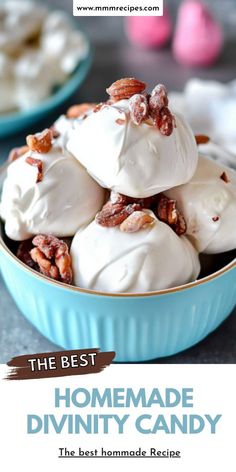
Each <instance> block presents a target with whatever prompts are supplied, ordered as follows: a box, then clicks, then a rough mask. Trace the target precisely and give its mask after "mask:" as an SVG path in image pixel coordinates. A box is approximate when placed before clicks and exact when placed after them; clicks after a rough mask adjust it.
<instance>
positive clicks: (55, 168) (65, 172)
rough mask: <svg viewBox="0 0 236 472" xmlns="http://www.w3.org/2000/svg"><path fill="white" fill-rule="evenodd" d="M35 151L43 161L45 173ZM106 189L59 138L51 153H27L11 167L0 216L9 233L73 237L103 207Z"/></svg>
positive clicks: (25, 236) (13, 236)
mask: <svg viewBox="0 0 236 472" xmlns="http://www.w3.org/2000/svg"><path fill="white" fill-rule="evenodd" d="M28 156H30V157H33V158H35V159H40V160H41V161H42V163H43V178H42V181H41V182H38V183H36V181H37V172H38V170H37V167H34V166H32V165H30V164H28V163H27V162H26V158H27V157H28ZM103 202H104V191H103V189H101V188H100V187H99V186H98V185H97V183H96V182H94V181H93V180H92V178H91V177H90V176H89V175H88V174H87V172H86V170H85V169H84V168H83V167H82V166H81V165H80V164H79V163H78V162H77V161H76V159H74V157H73V156H71V155H70V154H69V153H68V152H67V151H65V150H64V149H63V148H62V147H61V146H60V144H59V143H58V141H55V142H54V145H53V147H52V149H51V150H50V152H48V153H47V154H38V153H36V152H30V151H29V152H28V153H27V154H25V155H24V156H22V157H20V158H18V159H17V160H16V161H14V162H13V163H12V164H10V166H9V167H8V171H7V177H6V179H5V181H4V184H3V191H2V200H1V205H0V215H1V217H2V219H3V220H5V231H6V234H7V236H8V237H9V238H11V239H13V240H17V241H22V240H25V239H28V238H30V237H32V236H33V235H35V234H38V233H46V234H53V235H55V236H58V237H65V236H73V235H74V234H75V233H76V231H77V230H78V228H80V227H81V226H83V225H86V224H88V223H89V222H90V221H91V220H92V219H93V218H94V216H95V214H96V213H97V212H98V211H99V210H100V209H101V207H102V205H103Z"/></svg>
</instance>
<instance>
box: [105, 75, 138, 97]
mask: <svg viewBox="0 0 236 472" xmlns="http://www.w3.org/2000/svg"><path fill="white" fill-rule="evenodd" d="M145 88H146V84H145V83H144V82H141V81H140V80H137V79H135V78H134V77H130V78H128V77H125V78H123V79H120V80H117V81H116V82H114V83H113V84H112V85H111V86H110V87H108V88H107V89H106V91H107V93H108V95H110V97H111V99H112V100H113V101H115V102H118V101H119V100H122V99H124V98H130V97H132V95H135V94H136V93H142V92H143V91H144V90H145Z"/></svg>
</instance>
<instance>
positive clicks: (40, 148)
mask: <svg viewBox="0 0 236 472" xmlns="http://www.w3.org/2000/svg"><path fill="white" fill-rule="evenodd" d="M52 140H53V132H52V130H51V129H45V130H44V131H42V133H37V134H34V135H33V134H29V136H27V138H26V142H27V144H28V146H29V148H30V150H31V151H36V152H38V153H42V154H44V153H45V154H46V153H47V152H49V151H50V149H51V147H52Z"/></svg>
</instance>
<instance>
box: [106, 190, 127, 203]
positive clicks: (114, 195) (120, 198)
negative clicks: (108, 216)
mask: <svg viewBox="0 0 236 472" xmlns="http://www.w3.org/2000/svg"><path fill="white" fill-rule="evenodd" d="M110 202H111V203H112V205H114V204H116V203H120V204H121V205H128V203H129V197H127V196H126V195H123V194H122V193H118V192H114V190H112V191H111V193H110V200H109V202H108V203H110Z"/></svg>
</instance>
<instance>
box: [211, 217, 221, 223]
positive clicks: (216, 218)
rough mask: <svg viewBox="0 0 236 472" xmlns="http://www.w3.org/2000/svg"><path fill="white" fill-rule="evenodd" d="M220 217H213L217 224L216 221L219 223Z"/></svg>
mask: <svg viewBox="0 0 236 472" xmlns="http://www.w3.org/2000/svg"><path fill="white" fill-rule="evenodd" d="M219 219H220V217H219V216H213V217H212V221H214V223H216V221H219Z"/></svg>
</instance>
